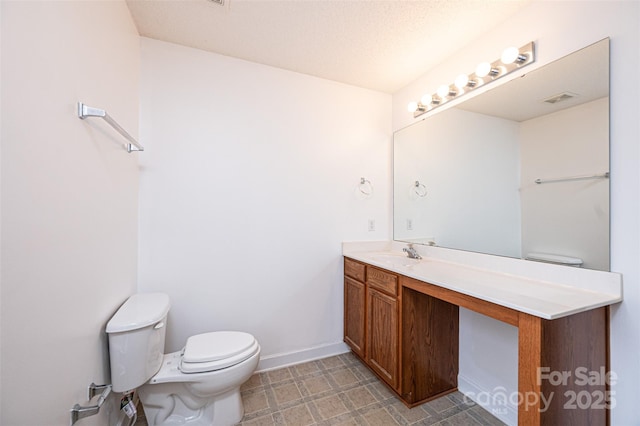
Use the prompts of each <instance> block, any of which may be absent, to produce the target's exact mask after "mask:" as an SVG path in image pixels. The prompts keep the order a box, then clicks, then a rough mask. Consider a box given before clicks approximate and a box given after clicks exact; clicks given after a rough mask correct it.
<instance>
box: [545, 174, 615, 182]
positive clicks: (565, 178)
mask: <svg viewBox="0 0 640 426" xmlns="http://www.w3.org/2000/svg"><path fill="white" fill-rule="evenodd" d="M608 178H609V172H605V173H602V174H599V175H597V174H596V175H584V176H569V177H564V178H556V179H536V180H534V182H535V183H538V184H540V183H553V182H566V181H570V180H585V179H608Z"/></svg>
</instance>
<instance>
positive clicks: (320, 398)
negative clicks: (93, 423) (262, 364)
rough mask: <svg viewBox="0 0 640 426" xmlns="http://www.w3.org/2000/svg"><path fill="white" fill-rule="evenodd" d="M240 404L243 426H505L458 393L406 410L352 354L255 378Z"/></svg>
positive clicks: (141, 422) (261, 374)
mask: <svg viewBox="0 0 640 426" xmlns="http://www.w3.org/2000/svg"><path fill="white" fill-rule="evenodd" d="M242 399H243V401H244V409H245V415H244V418H243V419H242V423H240V425H241V426H250V425H251V426H273V425H294V426H307V425H319V426H325V425H327V426H328V425H345V426H346V425H360V426H392V425H425V426H426V425H438V426H445V425H446V426H462V425H464V426H498V425H503V423H502V422H500V421H499V420H498V419H497V418H495V417H493V416H492V415H491V414H489V413H488V412H487V411H485V410H484V409H483V408H481V407H480V406H478V405H476V404H474V403H472V402H470V401H468V402H467V401H465V400H464V398H463V396H462V394H460V393H459V392H455V393H452V394H449V395H447V396H444V397H442V398H438V399H436V400H434V401H430V402H427V403H425V404H423V405H420V406H418V407H415V408H412V409H408V408H407V407H406V406H405V405H404V404H403V403H402V402H400V400H398V398H397V397H396V396H395V395H393V394H392V393H391V392H390V391H389V390H388V389H387V387H386V386H385V385H383V384H382V383H381V382H380V380H379V379H378V378H377V377H376V376H375V375H374V374H373V373H372V372H371V371H370V370H369V369H368V368H367V367H365V366H364V365H363V364H362V363H361V362H360V361H359V360H358V359H357V358H356V357H355V356H354V355H353V354H351V353H347V354H342V355H338V356H334V357H330V358H324V359H321V360H317V361H311V362H307V363H304V364H298V365H294V366H292V367H287V368H282V369H279V370H273V371H268V372H264V373H257V374H254V375H253V376H252V377H251V379H249V381H248V382H247V383H245V384H244V385H243V386H242ZM136 425H140V426H142V425H146V421H145V420H144V418H140V419H138V422H136Z"/></svg>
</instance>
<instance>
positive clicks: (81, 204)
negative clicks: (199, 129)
mask: <svg viewBox="0 0 640 426" xmlns="http://www.w3.org/2000/svg"><path fill="white" fill-rule="evenodd" d="M1 8H2V26H1V28H2V81H1V85H2V115H1V117H2V145H1V148H2V164H1V171H2V174H1V182H2V192H1V203H2V222H1V226H2V241H1V243H2V255H1V264H2V273H1V279H2V291H1V294H2V306H1V308H2V317H1V325H2V326H1V329H2V373H1V379H0V382H1V383H2V398H1V400H2V417H1V418H0V423H1V424H3V425H12V426H15V425H29V426H33V425H66V424H69V410H70V409H71V407H72V406H73V405H74V404H75V403H81V404H82V403H86V396H87V386H88V385H89V384H90V383H91V382H92V381H95V382H96V383H108V382H109V381H110V378H109V373H108V357H107V346H106V340H105V335H104V326H105V324H106V322H107V320H108V319H109V317H110V316H111V315H112V314H113V312H114V311H115V310H116V308H117V307H118V306H119V305H120V304H121V303H122V302H123V301H124V299H125V298H126V297H127V296H129V295H130V294H131V293H133V292H134V291H135V285H136V263H137V253H136V251H137V223H138V217H137V216H138V215H137V195H138V165H137V156H138V154H128V153H127V152H126V150H124V149H123V146H122V139H121V138H120V137H119V136H118V135H117V134H115V133H114V132H113V130H112V129H110V128H108V127H106V126H105V124H104V123H103V122H101V121H100V122H97V121H90V120H86V121H81V120H80V119H78V117H77V115H76V102H77V101H84V102H86V103H87V104H89V105H93V106H97V107H102V108H105V109H107V111H109V112H110V113H111V114H112V115H113V116H114V117H115V118H116V119H117V120H118V121H119V122H120V124H121V125H122V126H123V127H124V128H126V129H127V130H129V131H130V132H131V133H132V134H134V135H136V134H137V126H138V69H139V61H140V57H139V40H138V35H137V32H136V30H135V27H134V26H133V23H132V21H131V18H130V15H129V11H128V9H127V7H126V5H125V3H124V2H115V1H106V2H84V1H78V2H25V1H20V2H12V1H2V2H1ZM94 402H95V401H94ZM103 411H105V410H103ZM107 421H108V420H107V417H106V415H105V413H104V412H103V413H102V415H101V416H94V417H92V418H88V419H87V420H86V421H83V422H82V423H80V424H100V425H104V424H107Z"/></svg>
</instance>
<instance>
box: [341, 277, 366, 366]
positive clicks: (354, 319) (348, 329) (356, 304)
mask: <svg viewBox="0 0 640 426" xmlns="http://www.w3.org/2000/svg"><path fill="white" fill-rule="evenodd" d="M365 321H366V288H365V284H364V283H362V282H360V281H356V280H354V279H352V278H349V277H345V278H344V341H345V343H346V344H347V345H349V346H350V347H351V350H353V352H354V353H355V354H356V355H358V356H359V357H361V358H364V357H365V356H366V346H365V344H366V340H365V330H366V323H365Z"/></svg>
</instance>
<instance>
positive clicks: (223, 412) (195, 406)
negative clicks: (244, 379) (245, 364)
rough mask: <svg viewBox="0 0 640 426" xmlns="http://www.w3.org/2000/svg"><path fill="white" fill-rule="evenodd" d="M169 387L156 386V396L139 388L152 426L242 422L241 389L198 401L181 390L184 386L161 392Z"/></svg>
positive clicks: (226, 425)
mask: <svg viewBox="0 0 640 426" xmlns="http://www.w3.org/2000/svg"><path fill="white" fill-rule="evenodd" d="M167 385H169V384H166V385H162V384H161V385H152V386H153V388H154V392H152V393H148V392H145V391H146V390H148V389H145V388H146V386H143V387H142V388H140V389H139V395H140V400H141V401H142V407H143V409H144V413H145V416H146V417H147V423H148V425H149V426H177V425H190V426H232V425H235V424H237V423H240V421H242V417H243V416H244V406H243V405H242V397H241V396H240V387H239V386H238V387H237V388H234V389H231V390H229V391H227V392H225V393H223V394H220V395H217V396H216V397H215V398H197V397H193V396H192V395H189V394H188V393H186V392H183V391H180V389H179V388H180V387H182V386H180V385H178V384H175V383H173V384H171V385H172V386H171V387H172V389H171V390H170V391H171V392H167V393H164V392H162V390H163V389H159V388H162V387H168V386H167ZM176 390H178V391H179V392H175V391H176ZM158 391H159V392H158Z"/></svg>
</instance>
